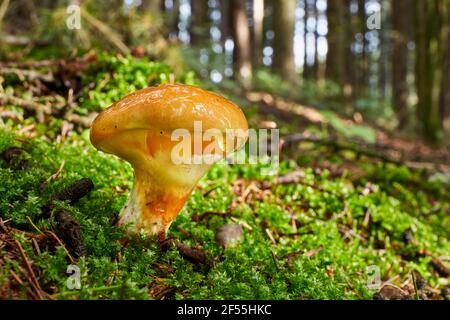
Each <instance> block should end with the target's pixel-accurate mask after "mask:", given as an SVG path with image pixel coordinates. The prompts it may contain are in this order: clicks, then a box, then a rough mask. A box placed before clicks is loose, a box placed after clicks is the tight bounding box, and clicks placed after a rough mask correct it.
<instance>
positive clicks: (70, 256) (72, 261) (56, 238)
mask: <svg viewBox="0 0 450 320" xmlns="http://www.w3.org/2000/svg"><path fill="white" fill-rule="evenodd" d="M47 232H48V234H50V235H51V236H52V237H53V238H54V239H55V240H56V242H58V244H59V245H60V246H61V247H62V248H63V249H64V251H65V252H66V254H67V256H68V257H69V260H70V263H72V264H75V263H76V261H75V259H74V258H73V257H72V255H71V254H70V253H69V251H68V250H67V248H66V246H65V245H64V243H63V242H62V241H61V239H59V238H58V236H57V235H56V234H55V233H54V232H53V231H47Z"/></svg>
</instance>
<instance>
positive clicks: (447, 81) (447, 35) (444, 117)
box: [440, 7, 450, 130]
mask: <svg viewBox="0 0 450 320" xmlns="http://www.w3.org/2000/svg"><path fill="white" fill-rule="evenodd" d="M443 9H444V16H445V22H444V25H443V31H442V39H443V40H442V43H443V44H445V46H444V48H443V50H444V58H443V60H444V66H443V77H442V81H441V97H440V116H441V122H442V127H443V128H444V129H446V130H450V9H449V8H448V7H444V8H443ZM445 124H447V125H449V127H447V128H445Z"/></svg>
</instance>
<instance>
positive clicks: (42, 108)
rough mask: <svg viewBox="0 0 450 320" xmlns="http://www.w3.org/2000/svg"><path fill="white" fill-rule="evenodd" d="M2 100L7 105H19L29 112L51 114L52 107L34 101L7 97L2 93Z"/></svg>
mask: <svg viewBox="0 0 450 320" xmlns="http://www.w3.org/2000/svg"><path fill="white" fill-rule="evenodd" d="M0 99H4V100H5V101H6V103H10V104H13V105H17V106H19V107H22V108H24V109H26V110H29V111H34V112H41V113H44V114H50V113H51V110H50V107H49V106H47V105H44V104H41V103H37V102H35V101H32V100H25V99H22V98H19V97H15V96H10V95H5V94H2V93H0Z"/></svg>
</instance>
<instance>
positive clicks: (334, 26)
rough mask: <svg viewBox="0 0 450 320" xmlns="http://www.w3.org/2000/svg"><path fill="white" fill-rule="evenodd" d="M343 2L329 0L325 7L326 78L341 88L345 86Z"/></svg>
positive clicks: (341, 0)
mask: <svg viewBox="0 0 450 320" xmlns="http://www.w3.org/2000/svg"><path fill="white" fill-rule="evenodd" d="M344 6H345V1H343V0H329V1H328V6H327V20H328V35H327V41H328V53H327V60H326V78H327V79H330V80H332V81H334V82H336V83H337V84H339V85H340V86H341V87H342V86H344V84H345V62H346V59H345V46H344V44H345V32H344V31H345V26H344V25H345V23H346V21H345V7H344Z"/></svg>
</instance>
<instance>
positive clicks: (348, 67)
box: [343, 0, 355, 101]
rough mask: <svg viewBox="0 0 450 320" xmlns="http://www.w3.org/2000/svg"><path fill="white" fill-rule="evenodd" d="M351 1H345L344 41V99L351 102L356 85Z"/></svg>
mask: <svg viewBox="0 0 450 320" xmlns="http://www.w3.org/2000/svg"><path fill="white" fill-rule="evenodd" d="M351 2H352V1H351V0H344V4H345V6H344V20H345V23H344V25H343V27H344V39H343V46H344V52H345V64H344V66H345V83H344V98H346V99H347V101H350V100H351V98H352V97H353V92H354V83H355V77H354V74H355V53H354V52H353V50H352V45H353V43H354V40H355V33H354V23H353V20H354V19H353V16H352V13H351V12H350V4H351Z"/></svg>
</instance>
